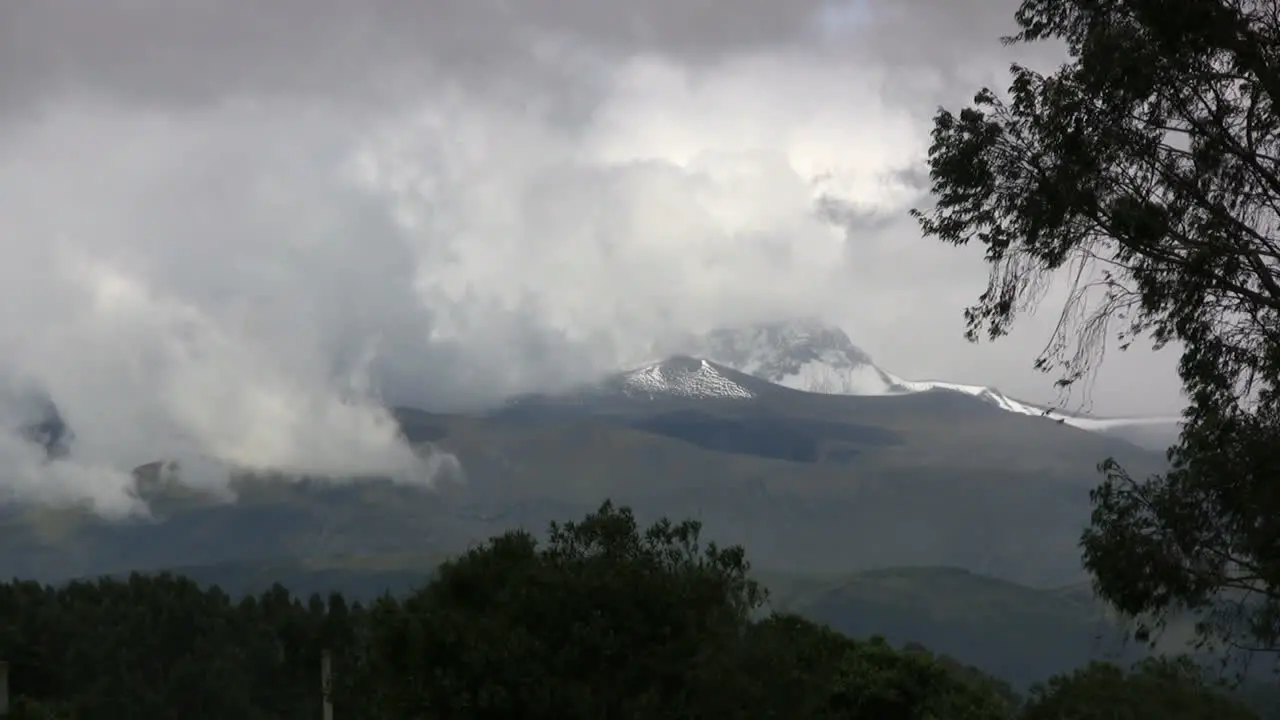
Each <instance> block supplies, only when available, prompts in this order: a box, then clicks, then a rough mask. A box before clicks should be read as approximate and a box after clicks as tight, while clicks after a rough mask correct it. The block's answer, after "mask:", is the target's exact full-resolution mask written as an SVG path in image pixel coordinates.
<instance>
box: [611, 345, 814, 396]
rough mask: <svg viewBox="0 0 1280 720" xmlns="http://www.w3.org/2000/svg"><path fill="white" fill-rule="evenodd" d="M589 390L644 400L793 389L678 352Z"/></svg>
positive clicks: (619, 375) (612, 378) (764, 392)
mask: <svg viewBox="0 0 1280 720" xmlns="http://www.w3.org/2000/svg"><path fill="white" fill-rule="evenodd" d="M589 392H595V393H605V394H610V395H622V396H624V397H628V398H644V399H656V398H685V399H706V400H725V399H730V400H748V399H753V398H759V397H762V396H765V395H769V394H771V393H775V392H791V390H790V389H787V388H783V387H779V386H778V385H777V384H775V383H772V382H768V381H766V380H763V379H761V378H758V377H755V376H752V375H748V374H747V373H743V372H740V371H738V370H734V369H733V368H730V367H726V366H724V365H722V364H720V363H716V362H712V361H710V360H706V359H703V358H700V357H692V356H689V355H674V356H672V357H669V358H667V359H665V360H661V361H659V362H654V363H648V364H645V365H643V366H641V367H638V368H633V369H631V370H626V371H623V372H620V373H616V374H614V375H611V376H610V377H608V378H607V379H605V380H604V382H602V383H600V384H598V385H596V386H594V387H593V388H592V390H591V391H589Z"/></svg>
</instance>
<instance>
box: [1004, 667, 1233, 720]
mask: <svg viewBox="0 0 1280 720" xmlns="http://www.w3.org/2000/svg"><path fill="white" fill-rule="evenodd" d="M1203 672H1204V671H1203V669H1201V668H1197V667H1196V666H1195V665H1193V664H1191V663H1190V662H1187V661H1185V660H1163V659H1151V660H1146V661H1143V662H1141V663H1138V664H1137V665H1136V666H1135V667H1134V668H1133V669H1132V671H1130V672H1127V673H1126V672H1125V671H1124V670H1123V669H1122V668H1120V667H1117V666H1115V665H1110V664H1106V663H1092V664H1090V665H1089V666H1088V667H1085V668H1081V669H1080V670H1077V671H1075V672H1073V673H1071V674H1069V675H1060V676H1058V677H1054V678H1052V679H1050V680H1049V682H1047V683H1045V684H1044V685H1040V686H1038V687H1036V688H1033V689H1032V692H1031V697H1030V699H1029V700H1028V702H1027V705H1026V707H1025V708H1024V710H1023V714H1022V720H1061V719H1062V718H1073V719H1074V720H1110V719H1111V718H1117V717H1123V718H1129V719H1130V720H1184V719H1185V720H1191V719H1192V718H1215V719H1216V720H1250V718H1256V717H1257V715H1256V714H1255V713H1254V712H1253V711H1252V710H1250V709H1249V708H1248V707H1246V706H1245V705H1244V704H1243V703H1241V702H1240V701H1238V700H1236V699H1233V698H1230V697H1227V696H1226V695H1224V694H1222V693H1221V692H1218V691H1217V690H1216V689H1215V688H1214V687H1213V685H1212V684H1211V683H1209V682H1206V680H1205V678H1204V675H1203Z"/></svg>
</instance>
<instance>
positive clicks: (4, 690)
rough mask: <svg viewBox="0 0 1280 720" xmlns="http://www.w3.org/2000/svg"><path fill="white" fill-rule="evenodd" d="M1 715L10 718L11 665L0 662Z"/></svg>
mask: <svg viewBox="0 0 1280 720" xmlns="http://www.w3.org/2000/svg"><path fill="white" fill-rule="evenodd" d="M0 715H3V716H5V717H8V716H9V663H7V662H5V661H3V660H0Z"/></svg>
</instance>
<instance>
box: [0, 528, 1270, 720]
mask: <svg viewBox="0 0 1280 720" xmlns="http://www.w3.org/2000/svg"><path fill="white" fill-rule="evenodd" d="M748 571H749V566H748V565H747V563H746V560H745V558H744V557H743V554H742V551H741V550H740V549H738V548H723V549H722V548H717V547H715V546H714V545H712V544H710V543H708V544H707V545H706V546H705V547H704V546H702V545H701V544H700V543H699V528H698V526H697V524H696V523H681V524H674V523H670V522H666V521H662V522H659V523H656V524H654V525H652V526H650V527H648V528H641V527H640V526H639V525H638V524H637V523H636V521H635V519H634V517H633V516H632V514H631V512H630V511H629V510H626V509H619V508H615V507H613V506H612V505H608V504H606V505H604V506H603V507H601V508H600V510H599V511H598V512H596V513H593V514H592V515H589V516H588V517H587V518H586V519H584V520H583V521H581V522H578V523H569V524H565V525H557V526H553V527H552V529H551V532H550V534H549V538H548V539H547V540H546V541H545V542H538V541H537V540H536V539H535V538H534V537H533V536H531V535H529V534H527V533H523V532H512V533H508V534H505V535H502V536H500V537H497V538H494V539H492V540H491V541H489V542H488V543H486V544H484V545H482V546H479V547H476V548H474V549H472V550H471V551H469V552H467V553H465V554H463V555H461V556H459V557H457V558H455V559H454V560H452V561H450V562H447V563H445V564H444V565H443V566H442V567H441V568H440V569H439V572H438V573H437V574H436V576H435V577H434V578H432V579H431V580H430V581H429V582H427V583H425V584H424V585H423V586H421V587H420V588H419V589H418V590H417V591H415V592H413V593H411V594H409V595H407V596H405V597H403V598H393V597H384V598H382V599H380V600H378V601H377V602H375V603H374V604H373V605H372V606H370V607H368V608H365V607H361V606H360V605H359V604H351V605H348V604H347V603H346V601H345V600H344V599H343V598H342V597H341V596H340V595H336V594H335V595H331V596H330V597H328V598H327V599H324V598H321V597H320V596H318V595H313V596H312V597H310V598H308V599H307V600H306V601H303V600H302V599H300V598H297V597H294V596H291V595H290V593H289V592H288V591H287V590H285V589H284V588H283V587H281V586H279V585H277V586H275V587H273V588H271V589H270V590H268V591H266V592H264V593H262V594H260V595H258V596H253V597H246V598H243V599H233V598H231V597H229V596H227V595H226V594H225V593H223V592H222V591H220V590H219V589H217V588H216V587H213V588H201V587H198V586H196V585H195V584H193V583H192V582H190V581H189V580H186V579H183V578H181V577H175V576H172V575H167V574H161V575H157V576H143V575H133V576H131V577H129V578H128V579H124V580H115V579H103V580H99V581H94V582H77V583H72V584H70V585H66V586H64V587H60V588H52V587H42V586H40V585H37V584H35V583H27V582H14V583H8V584H0V658H4V659H7V660H8V661H9V662H11V672H10V688H11V692H12V693H13V706H12V712H11V716H12V717H14V718H25V719H41V720H46V719H56V720H78V719H87V718H104V717H106V718H115V717H128V718H138V719H139V720H149V719H152V718H154V719H156V720H160V719H172V718H189V717H190V718H210V719H211V720H219V719H221V718H228V719H230V718H234V719H235V720H255V719H257V718H262V719H264V720H265V719H266V718H286V719H287V718H314V717H317V716H318V715H319V714H320V706H321V702H322V699H323V695H322V689H321V682H320V679H321V678H320V669H321V658H322V656H323V654H324V653H325V651H327V652H328V654H329V657H330V659H331V668H332V673H333V683H332V687H331V689H330V695H329V699H330V700H331V702H332V704H333V709H334V716H335V717H338V718H343V719H344V720H345V719H351V720H411V719H413V720H416V719H419V718H455V719H460V720H465V719H466V718H477V719H480V718H514V717H519V718H533V719H536V718H564V719H568V720H572V719H574V718H584V719H585V718H602V717H610V718H612V717H625V718H634V719H637V720H644V719H645V718H655V719H657V718H662V719H664V720H665V719H666V718H677V719H678V718H711V717H714V718H729V719H731V720H732V719H734V718H741V719H743V720H747V719H750V720H757V719H761V720H763V719H768V718H775V719H777V720H805V719H809V720H894V719H901V720H1014V718H1018V717H1020V714H1019V713H1020V709H1019V706H1020V699H1019V698H1018V697H1017V696H1016V695H1014V694H1013V693H1012V692H1011V691H1010V689H1009V688H1008V686H1007V685H1004V684H1003V683H1001V682H1000V681H998V680H996V679H995V678H991V677H989V676H986V675H984V674H982V673H981V672H979V671H977V670H975V669H974V668H971V667H965V666H964V665H962V664H961V663H959V662H957V661H955V660H952V659H949V658H945V657H935V656H934V655H933V654H932V653H930V652H929V651H928V650H926V649H924V648H922V647H919V646H910V647H906V648H902V649H896V648H893V647H890V646H889V645H888V644H887V643H886V642H885V641H884V640H882V639H880V638H875V637H873V638H871V639H868V640H859V639H852V638H849V637H846V636H844V635H841V634H839V633H837V632H835V631H833V630H831V629H829V628H827V627H824V626H821V625H817V624H815V623H812V622H810V621H808V620H805V619H803V618H800V617H797V616H794V615H787V614H776V613H775V614H769V615H763V614H762V613H761V611H760V610H761V601H762V600H763V598H764V594H763V591H761V589H760V588H759V587H758V586H757V585H756V584H755V583H754V582H753V581H752V580H751V579H750V577H749V574H748ZM1180 681H1181V680H1180ZM1064 683H1065V684H1064ZM1096 684H1097V683H1092V684H1091V683H1084V684H1083V685H1082V683H1079V682H1075V681H1074V680H1072V681H1060V682H1058V684H1057V685H1053V686H1052V688H1057V689H1053V690H1052V692H1051V693H1049V695H1048V696H1047V697H1050V698H1051V699H1052V701H1053V702H1055V703H1058V705H1053V706H1052V707H1059V706H1061V707H1070V708H1080V707H1085V706H1089V707H1093V705H1090V703H1094V704H1096V703H1095V700H1097V699H1098V698H1102V699H1103V700H1105V701H1106V702H1108V703H1110V702H1113V701H1114V702H1118V703H1120V704H1121V705H1123V704H1124V703H1130V704H1133V703H1140V701H1141V698H1139V699H1131V698H1130V693H1131V690H1132V687H1130V685H1133V684H1132V683H1131V684H1130V685H1123V686H1121V687H1119V688H1118V689H1114V692H1112V691H1111V690H1109V691H1108V693H1109V694H1099V693H1097V692H1095V691H1094V690H1090V689H1089V688H1092V687H1093V686H1094V685H1096ZM1059 686H1061V687H1059ZM1079 687H1084V688H1085V690H1079V689H1078V688H1079ZM1133 687H1137V685H1133ZM1142 692H1148V691H1147V690H1142ZM1204 695H1205V698H1206V700H1205V703H1202V704H1201V705H1195V706H1189V707H1192V708H1193V709H1194V708H1200V709H1199V710H1195V711H1194V712H1185V713H1183V714H1180V715H1175V716H1170V717H1173V718H1175V720H1193V719H1196V720H1198V719H1199V718H1204V720H1210V719H1212V720H1218V718H1219V714H1218V713H1219V711H1220V710H1221V709H1222V708H1227V707H1228V705H1222V704H1215V702H1216V701H1212V698H1211V697H1210V696H1211V693H1210V692H1209V691H1208V690H1205V693H1204ZM1142 697H1145V696H1142ZM1196 697H1200V696H1199V695H1197V696H1196ZM1044 702H1049V701H1048V700H1045V701H1044ZM1063 703H1067V704H1066V705H1064V704H1063ZM1042 705H1043V703H1042ZM1046 707H1048V706H1046ZM1201 710H1203V712H1201ZM1197 713H1200V714H1197ZM1204 713H1210V714H1204ZM1040 717H1046V716H1045V715H1043V714H1042V715H1038V716H1034V717H1030V716H1028V717H1027V719H1026V720H1037V719H1038V718H1040ZM1053 717H1055V718H1056V717H1058V716H1056V715H1055V716H1053ZM1108 717H1109V716H1108ZM1226 717H1228V718H1231V717H1245V716H1238V715H1230V714H1228V715H1226Z"/></svg>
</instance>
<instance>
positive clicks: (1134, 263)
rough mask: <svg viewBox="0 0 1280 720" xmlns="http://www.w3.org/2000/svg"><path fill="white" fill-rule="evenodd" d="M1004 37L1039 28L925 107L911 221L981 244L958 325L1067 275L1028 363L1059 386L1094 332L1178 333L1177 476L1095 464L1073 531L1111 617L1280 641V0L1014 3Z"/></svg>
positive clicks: (994, 322) (977, 324) (1031, 300)
mask: <svg viewBox="0 0 1280 720" xmlns="http://www.w3.org/2000/svg"><path fill="white" fill-rule="evenodd" d="M1016 19H1017V23H1018V26H1019V27H1020V32H1019V33H1018V34H1017V35H1015V36H1014V37H1012V38H1007V41H1008V42H1011V43H1014V44H1016V43H1030V42H1036V41H1042V40H1056V41H1062V42H1064V43H1065V45H1066V47H1067V49H1068V51H1069V54H1070V60H1069V61H1068V62H1067V63H1066V64H1064V65H1063V66H1061V67H1060V68H1059V69H1058V70H1057V71H1056V72H1054V73H1053V74H1050V75H1044V74H1040V73H1038V72H1035V71H1033V70H1031V69H1029V68H1026V67H1019V66H1014V68H1013V71H1012V74H1013V80H1012V84H1011V85H1010V87H1009V89H1008V93H1007V94H1004V95H999V94H997V93H995V92H993V91H991V90H986V89H984V90H982V91H981V92H979V93H978V95H977V96H976V97H975V99H974V104H973V105H972V106H970V107H967V108H965V109H963V110H962V111H960V112H959V113H958V114H957V113H953V112H950V111H945V110H944V111H940V112H939V114H938V115H937V117H936V119H935V126H934V133H933V138H934V142H933V146H932V148H931V150H930V159H929V162H930V169H931V177H932V181H933V191H934V193H935V196H936V204H935V205H934V206H932V207H930V208H926V209H923V210H917V211H915V215H916V217H917V218H918V219H919V220H920V223H921V226H922V228H923V230H924V232H925V233H926V234H927V235H930V236H934V237H936V238H938V239H940V240H942V241H945V242H948V243H954V244H958V245H963V244H967V243H972V242H978V243H981V244H982V245H983V246H984V247H985V250H986V258H987V261H988V263H989V265H990V269H991V275H990V283H989V285H988V287H987V290H986V292H984V293H983V294H982V296H981V297H980V298H979V300H978V302H977V304H976V305H974V306H973V307H972V308H970V309H969V310H968V311H967V315H966V316H967V319H968V321H969V329H970V334H971V337H977V336H978V335H980V334H984V333H985V334H988V335H990V336H992V337H997V336H999V335H1001V334H1003V333H1004V332H1005V331H1006V330H1007V329H1008V327H1009V325H1010V323H1011V322H1012V321H1013V320H1014V319H1015V318H1016V317H1017V316H1019V315H1020V314H1021V313H1022V312H1023V311H1026V310H1028V309H1029V308H1031V307H1032V306H1034V305H1035V304H1036V302H1037V301H1039V300H1040V299H1041V298H1042V297H1043V292H1042V291H1043V289H1044V287H1045V280H1046V278H1047V276H1049V275H1050V274H1053V273H1056V272H1058V271H1060V270H1061V271H1063V273H1064V275H1063V277H1068V278H1070V279H1072V280H1073V285H1072V288H1071V290H1072V291H1071V293H1070V296H1069V297H1070V299H1069V301H1068V305H1067V307H1066V308H1065V309H1064V312H1063V316H1062V317H1063V322H1062V324H1061V325H1060V326H1059V329H1058V336H1057V337H1056V338H1055V340H1056V341H1055V342H1054V343H1051V344H1050V350H1049V352H1047V353H1046V355H1045V356H1044V357H1041V358H1040V359H1039V363H1040V365H1041V366H1042V367H1044V368H1046V369H1055V368H1056V369H1060V370H1062V371H1063V378H1062V379H1063V382H1067V383H1069V382H1072V381H1074V380H1076V379H1078V378H1079V377H1081V376H1082V374H1083V373H1084V372H1086V371H1087V370H1088V369H1090V367H1091V360H1094V359H1096V358H1097V357H1098V355H1097V353H1096V352H1095V351H1097V350H1098V349H1099V348H1100V343H1102V342H1103V341H1104V340H1105V339H1106V338H1107V336H1108V334H1109V333H1110V332H1114V333H1115V334H1116V335H1118V336H1119V338H1120V341H1121V342H1123V343H1128V342H1130V341H1131V340H1132V339H1133V338H1135V337H1138V336H1141V335H1147V336H1149V337H1151V338H1153V339H1154V341H1155V342H1156V343H1158V344H1164V343H1169V342H1175V343H1177V344H1179V345H1180V346H1181V360H1180V365H1179V371H1180V374H1181V377H1182V380H1183V384H1184V387H1185V390H1186V393H1187V395H1188V397H1189V399H1190V401H1191V404H1190V407H1189V409H1188V410H1187V412H1186V414H1185V419H1186V424H1185V426H1184V430H1183V433H1182V437H1181V440H1180V442H1179V444H1178V445H1177V446H1176V447H1175V448H1173V449H1172V450H1171V459H1172V470H1171V471H1170V472H1168V473H1167V474H1165V475H1163V476H1159V477H1152V478H1136V477H1130V476H1129V475H1128V474H1127V473H1126V472H1125V471H1124V470H1123V469H1122V468H1120V467H1118V466H1116V465H1115V464H1114V463H1110V462H1108V463H1106V464H1104V470H1105V472H1106V481H1105V483H1104V484H1103V485H1102V486H1101V487H1099V488H1098V489H1097V491H1096V492H1095V493H1094V496H1093V500H1094V506H1095V512H1094V517H1093V523H1092V527H1091V528H1090V530H1089V531H1088V532H1087V533H1086V534H1085V536H1084V550H1085V561H1086V564H1087V566H1088V568H1089V570H1090V571H1091V572H1092V574H1093V576H1094V579H1095V581H1096V585H1097V589H1098V590H1099V591H1100V593H1101V594H1102V595H1103V596H1104V597H1105V598H1106V599H1107V600H1110V601H1111V602H1113V603H1114V604H1115V605H1116V606H1117V607H1119V608H1120V609H1121V610H1122V611H1125V612H1126V613H1129V614H1132V615H1135V616H1137V615H1145V616H1154V617H1156V618H1158V619H1162V618H1167V617H1169V616H1171V615H1175V614H1178V613H1181V612H1183V611H1185V610H1188V609H1189V610H1193V611H1196V612H1197V613H1198V614H1200V615H1201V617H1203V618H1205V619H1206V622H1204V623H1203V624H1201V626H1200V629H1201V633H1202V635H1203V636H1204V638H1205V639H1224V638H1225V639H1226V640H1228V641H1229V642H1231V643H1233V644H1238V645H1248V646H1252V647H1261V648H1273V649H1275V648H1278V647H1280V543H1277V538H1278V537H1280V485H1278V484H1277V482H1276V478H1277V477H1280V475H1278V473H1280V450H1278V449H1280V234H1278V233H1280V120H1278V119H1277V114H1276V105H1275V103H1276V102H1277V100H1280V5H1278V4H1277V3H1276V2H1275V0H1063V1H1061V2H1058V1H1051V0H1024V1H1023V3H1022V5H1021V7H1020V8H1019V10H1018V11H1017V14H1016Z"/></svg>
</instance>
